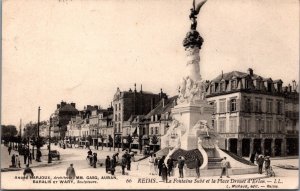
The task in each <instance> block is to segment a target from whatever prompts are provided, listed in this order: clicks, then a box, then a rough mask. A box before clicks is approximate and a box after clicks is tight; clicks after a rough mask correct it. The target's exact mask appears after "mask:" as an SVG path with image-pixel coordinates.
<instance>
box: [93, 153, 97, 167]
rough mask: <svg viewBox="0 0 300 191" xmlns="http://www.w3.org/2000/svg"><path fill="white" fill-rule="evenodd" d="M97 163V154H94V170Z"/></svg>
mask: <svg viewBox="0 0 300 191" xmlns="http://www.w3.org/2000/svg"><path fill="white" fill-rule="evenodd" d="M97 161H98V159H97V153H94V156H93V166H94V168H96V167H97Z"/></svg>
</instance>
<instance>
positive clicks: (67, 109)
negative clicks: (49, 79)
mask: <svg viewBox="0 0 300 191" xmlns="http://www.w3.org/2000/svg"><path fill="white" fill-rule="evenodd" d="M55 114H56V120H57V121H58V123H57V127H58V130H59V136H60V138H61V139H64V137H65V135H66V131H67V125H68V124H69V121H70V120H71V118H72V117H74V116H76V115H77V114H78V110H77V109H76V107H75V103H70V104H68V103H66V102H64V101H62V102H61V103H60V104H57V108H56V111H55ZM55 129H57V128H55ZM56 133H57V132H55V131H54V134H56Z"/></svg>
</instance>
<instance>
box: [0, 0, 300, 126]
mask: <svg viewBox="0 0 300 191" xmlns="http://www.w3.org/2000/svg"><path fill="white" fill-rule="evenodd" d="M191 5H192V0H172V1H171V0H169V1H159V0H147V1H143V0H115V1H112V0H98V1H96V0H85V1H83V0H72V1H62V0H61V1H58V0H52V1H42V0H39V1H38V0H27V1H19V0H9V1H8V0H4V2H3V41H2V43H3V63H2V108H1V110H2V111H1V112H2V115H1V117H2V124H14V125H19V121H20V119H21V118H22V120H23V123H27V122H29V121H37V109H38V106H40V107H41V120H46V119H49V116H50V115H51V113H53V112H54V110H55V109H56V104H58V103H59V102H60V101H61V100H64V101H67V102H75V103H76V107H77V109H83V106H84V105H88V104H89V105H101V106H103V107H105V108H106V107H108V106H109V105H110V102H111V101H112V98H113V95H114V93H115V92H116V89H117V87H120V89H121V91H122V90H128V89H129V88H132V89H133V87H134V86H133V84H134V83H137V87H138V90H139V89H140V84H143V90H146V91H152V92H154V93H158V92H159V91H160V88H162V89H163V91H164V92H166V93H167V94H168V95H170V96H173V95H175V94H176V92H177V90H176V88H177V86H178V83H179V80H180V77H181V71H182V70H183V68H184V66H185V63H186V60H185V52H184V48H183V47H182V41H183V38H184V37H185V34H186V32H187V31H188V30H189V27H190V21H189V17H188V16H189V13H190V8H191ZM198 30H199V31H200V33H201V36H202V37H203V38H204V44H203V46H202V49H201V53H200V56H201V63H200V70H201V72H200V73H201V75H202V78H203V79H205V80H211V79H213V78H215V77H216V76H217V75H219V74H221V71H222V70H223V71H224V72H230V71H232V70H238V71H242V72H246V71H247V69H248V68H250V67H251V68H253V70H254V73H256V74H258V75H261V76H263V77H271V78H272V79H273V80H276V79H279V78H280V79H282V80H283V81H284V85H287V84H288V83H290V82H291V81H292V80H297V81H298V78H299V5H298V1H297V0H284V1H282V0H272V1H270V0H208V1H207V3H206V4H205V5H204V6H203V7H202V9H201V12H200V14H199V16H198Z"/></svg>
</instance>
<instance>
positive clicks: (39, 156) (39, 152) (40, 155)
mask: <svg viewBox="0 0 300 191" xmlns="http://www.w3.org/2000/svg"><path fill="white" fill-rule="evenodd" d="M41 157H42V152H41V150H40V149H38V150H37V151H36V161H37V162H41Z"/></svg>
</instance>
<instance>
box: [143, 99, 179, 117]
mask: <svg viewBox="0 0 300 191" xmlns="http://www.w3.org/2000/svg"><path fill="white" fill-rule="evenodd" d="M177 98H178V96H173V97H171V98H169V99H165V100H164V101H163V99H162V100H160V101H159V102H158V104H157V105H156V106H155V108H154V109H152V110H151V111H150V112H149V113H148V114H147V115H146V116H145V118H146V119H150V118H151V116H153V115H159V114H163V113H166V112H170V111H171V109H172V108H173V107H174V101H176V99H177ZM163 102H165V103H164V104H165V105H164V106H163Z"/></svg>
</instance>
